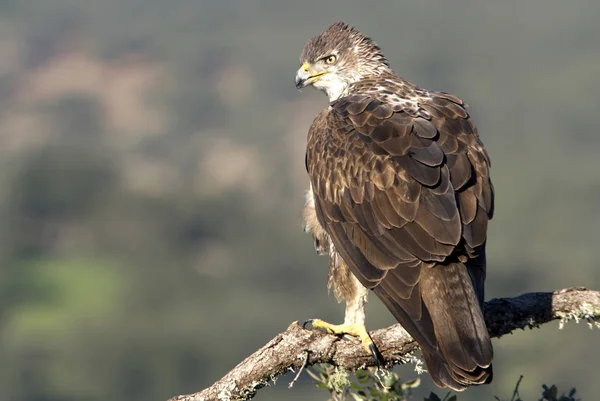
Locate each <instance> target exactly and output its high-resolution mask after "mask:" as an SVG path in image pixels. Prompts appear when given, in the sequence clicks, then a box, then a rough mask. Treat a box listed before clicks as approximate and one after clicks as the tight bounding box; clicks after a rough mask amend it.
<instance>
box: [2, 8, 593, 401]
mask: <svg viewBox="0 0 600 401" xmlns="http://www.w3.org/2000/svg"><path fill="white" fill-rule="evenodd" d="M338 20H344V21H346V22H349V23H351V24H353V25H355V26H357V27H358V28H359V29H360V30H362V31H363V32H365V33H367V34H368V35H370V36H372V37H373V38H374V39H375V40H376V41H377V42H378V43H379V44H380V45H381V46H382V47H383V49H384V52H385V54H386V55H387V57H388V58H389V60H390V61H391V64H392V66H393V68H394V69H395V70H396V71H397V72H398V73H399V74H400V75H402V76H403V77H405V78H407V79H409V80H411V81H413V82H415V83H417V84H419V85H421V86H423V87H426V88H428V89H437V90H444V91H448V92H452V93H455V94H456V95H458V96H460V97H461V98H463V99H464V100H465V101H466V102H467V103H469V104H471V106H472V107H471V112H472V115H473V117H474V120H475V122H476V123H477V125H478V126H479V131H480V134H481V137H482V139H483V141H484V143H485V144H486V147H487V149H488V151H489V153H490V155H491V158H492V164H493V168H492V177H493V180H494V183H495V187H496V193H497V203H496V204H497V208H496V210H497V211H496V215H495V218H494V220H493V222H492V224H491V226H490V233H489V241H488V264H489V267H488V269H489V270H488V271H489V273H488V285H487V289H488V290H487V294H486V295H487V298H491V297H506V296H514V295H518V294H520V293H523V292H530V291H550V290H554V289H559V288H564V287H569V286H587V287H589V288H593V289H600V269H599V268H598V266H599V264H600V262H599V261H598V257H597V253H598V249H599V247H600V211H599V210H598V205H599V204H600V169H599V168H598V152H599V151H600V135H599V131H600V119H599V112H600V106H599V103H598V102H599V99H600V79H599V76H600V23H599V22H598V21H600V3H599V2H598V1H597V0H574V1H568V2H567V1H559V0H524V1H516V0H507V1H502V2H500V1H489V0H488V1H480V0H455V1H452V2H450V1H446V2H444V1H431V0H418V1H417V0H407V1H395V0H394V1H392V0H385V1H380V2H378V3H374V4H372V3H368V2H365V1H342V0H338V1H327V2H323V1H319V0H305V1H300V2H289V3H284V2H282V1H279V0H222V1H218V2H217V1H213V2H208V1H203V0H171V1H163V0H97V1H92V0H87V1H86V0H1V1H0V262H1V264H0V399H2V400H11V401H12V400H14V401H71V400H73V401H75V400H78V401H97V400H98V401H99V400H111V401H126V400H127V401H131V400H165V399H167V398H169V397H171V396H174V395H176V394H183V393H189V392H194V391H197V390H200V389H202V388H204V387H206V386H208V385H209V384H211V383H212V382H213V381H215V380H217V379H218V378H220V377H221V376H222V375H223V374H224V373H226V372H227V371H228V370H229V369H230V368H232V367H233V366H234V365H235V364H237V363H238V362H239V361H240V360H242V359H243V358H244V357H245V356H247V355H249V354H250V353H252V352H253V351H254V350H256V349H257V348H258V347H260V346H262V345H263V344H264V343H265V342H267V341H268V340H269V339H271V338H272V337H273V336H274V335H275V334H276V333H278V332H280V331H283V330H284V329H285V328H286V327H287V326H288V325H289V324H290V322H292V321H294V320H303V319H306V318H310V317H316V316H319V317H322V318H324V319H328V320H330V321H332V322H336V321H340V320H341V319H342V318H343V307H342V306H341V305H338V304H337V303H336V302H335V300H334V299H333V297H329V296H328V295H327V291H326V275H327V267H326V266H327V260H326V259H325V258H318V257H317V256H315V254H314V250H313V246H312V242H311V240H310V238H309V237H308V236H306V235H305V234H303V233H302V230H301V208H302V203H303V194H304V190H305V189H306V188H307V184H308V180H307V177H306V173H305V170H304V160H303V158H304V146H305V141H306V132H307V130H308V127H309V125H310V123H311V121H312V118H313V117H314V116H315V115H316V113H317V112H318V111H319V110H320V109H321V108H323V107H325V105H326V98H325V96H324V95H323V94H321V93H318V92H316V91H313V90H305V91H304V92H303V93H301V94H300V93H298V92H297V91H296V90H295V88H294V85H293V80H294V74H295V71H296V69H297V68H298V65H299V63H298V57H299V55H300V52H301V50H302V46H303V45H304V43H305V42H306V41H307V40H308V39H309V38H310V37H311V36H313V35H315V34H317V33H319V32H320V31H321V30H322V29H324V28H326V27H327V26H328V25H329V24H330V23H332V22H335V21H338ZM391 323H393V319H392V317H391V315H389V314H388V312H387V311H386V310H385V309H384V308H383V307H382V306H381V305H380V304H379V302H378V301H377V300H376V299H375V298H372V300H371V302H370V304H369V309H368V321H367V324H368V327H369V328H371V329H374V328H377V327H381V326H384V325H388V324H391ZM598 339H599V337H598V332H597V331H596V332H594V331H591V330H590V329H589V328H588V327H587V326H586V325H585V324H579V325H576V324H574V323H573V324H569V325H567V326H566V328H565V329H564V330H562V331H559V330H558V323H552V324H548V325H545V326H544V327H543V328H542V329H540V330H535V331H525V332H517V333H515V334H514V335H512V336H506V337H505V338H502V339H500V340H494V346H495V351H496V359H495V381H494V383H493V384H492V385H490V386H486V387H482V388H477V389H471V390H469V391H467V392H466V393H463V394H461V396H460V400H461V401H472V400H492V399H493V396H494V395H498V396H501V397H509V395H510V393H511V391H512V387H513V385H514V383H515V382H516V380H517V379H518V376H519V375H520V374H524V375H525V379H524V381H523V383H522V386H521V394H522V395H523V396H524V397H527V399H534V394H535V395H539V390H538V389H539V386H540V385H541V384H542V383H543V382H553V383H556V384H557V385H559V387H563V388H564V389H565V390H566V387H567V386H575V387H577V388H578V393H580V394H581V396H582V398H583V399H584V400H586V401H587V400H594V399H597V398H598V397H597V396H598V394H600V381H598V380H597V377H598V371H599V370H600V365H599V364H598V361H599V360H600V347H599V344H600V343H599V342H598ZM399 372H400V374H401V376H402V378H403V379H405V380H408V379H411V378H413V377H414V376H415V375H416V374H415V373H414V371H413V367H412V366H404V367H401V368H399ZM290 380H291V377H289V376H286V377H284V378H281V379H280V380H279V381H278V383H277V385H276V386H274V387H270V388H267V389H265V390H263V391H261V392H260V393H259V394H258V397H257V399H259V400H279V399H289V400H302V399H326V397H327V394H326V393H325V392H323V391H322V390H317V389H314V388H313V387H314V386H313V385H312V383H311V381H310V380H309V379H308V378H307V377H304V378H303V379H302V380H300V382H299V383H298V384H297V385H296V386H295V387H294V389H293V390H288V389H287V382H289V381H290ZM423 381H424V382H423V384H422V386H421V389H420V390H419V391H420V392H419V394H426V393H428V392H429V390H430V389H433V387H432V384H431V382H430V381H429V379H428V377H427V376H426V375H424V376H423ZM436 391H437V390H436Z"/></svg>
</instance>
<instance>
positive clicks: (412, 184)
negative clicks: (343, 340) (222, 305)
mask: <svg viewBox="0 0 600 401" xmlns="http://www.w3.org/2000/svg"><path fill="white" fill-rule="evenodd" d="M332 56H333V57H332ZM301 62H302V63H303V66H302V67H301V68H300V70H298V75H297V77H296V84H297V86H298V87H304V86H307V85H313V86H315V87H317V88H319V89H322V90H324V91H325V92H326V93H327V94H328V95H329V98H330V105H329V107H328V108H327V109H325V110H323V111H322V112H321V113H320V114H319V115H318V116H317V117H316V118H315V120H314V122H313V124H312V126H311V127H310V131H309V134H308V147H307V153H306V167H307V170H308V174H309V176H310V182H311V191H312V192H311V193H310V194H309V196H308V200H307V207H306V210H305V222H306V226H307V230H310V231H312V232H313V235H314V236H315V241H316V242H315V244H316V246H318V250H320V251H321V252H323V251H329V253H330V257H331V262H330V271H331V272H332V273H330V280H332V281H333V283H332V286H333V287H334V289H336V288H345V287H348V285H347V284H346V282H348V280H349V279H348V278H347V277H346V275H344V274H343V271H345V269H349V271H351V272H352V274H353V275H354V277H355V280H356V279H357V280H358V282H360V284H362V286H364V287H366V288H367V289H370V290H372V291H373V292H374V293H375V294H376V295H377V297H378V298H379V299H381V301H382V302H383V303H384V304H385V305H386V306H387V308H388V309H389V310H390V312H391V313H392V314H393V315H394V317H395V318H396V319H397V320H398V322H400V324H402V326H403V327H404V328H405V329H406V330H407V331H408V332H409V333H410V334H411V335H412V336H413V337H414V338H415V339H416V340H417V342H418V343H419V345H420V347H421V349H422V352H423V356H424V359H425V361H426V364H427V368H428V370H429V372H430V374H431V376H432V378H433V380H434V382H435V383H436V384H437V385H438V386H442V387H445V386H447V387H451V388H453V389H456V390H463V389H465V388H466V387H467V386H469V385H475V384H483V383H489V382H490V381H491V379H492V366H491V362H492V356H493V351H492V344H491V342H490V338H489V335H488V332H487V329H486V327H485V323H484V320H483V316H482V312H481V306H482V303H483V292H484V289H483V283H484V280H485V266H486V262H485V243H486V235H487V234H486V232H487V224H488V220H489V219H491V217H492V214H493V208H494V204H493V202H494V200H493V188H492V184H491V181H490V178H489V165H490V162H489V158H488V155H487V153H486V151H485V149H484V148H483V144H482V143H481V141H480V139H479V136H478V134H477V129H476V128H475V125H474V124H473V122H472V121H471V119H470V117H469V114H468V113H467V111H466V110H465V104H464V103H463V102H462V101H461V100H460V99H459V98H457V97H455V96H453V95H450V94H447V93H441V92H433V91H427V90H424V89H420V88H418V87H416V86H415V85H413V84H411V83H409V82H407V81H405V80H403V79H402V78H400V77H399V76H398V75H396V74H395V73H394V72H393V71H392V70H391V69H390V68H389V66H388V63H387V61H386V59H385V57H384V56H383V55H382V54H381V51H380V48H379V47H378V46H377V45H376V44H375V43H374V42H373V41H372V40H371V39H369V38H367V37H365V36H364V35H362V34H361V33H360V32H358V31H357V30H355V29H354V28H352V27H349V26H348V25H346V24H343V23H337V24H334V25H332V26H331V27H329V28H328V29H327V30H325V31H324V32H323V33H321V34H320V35H318V36H316V37H315V38H313V39H311V41H309V42H308V43H307V45H306V46H305V48H304V51H303V54H302V57H301ZM311 219H312V220H311ZM340 257H341V261H340V260H339V258H340ZM336 269H338V270H337V271H338V273H337V277H338V278H337V281H338V282H335V281H336V276H335V274H336ZM340 271H341V272H342V273H340ZM344 277H346V279H344ZM354 277H353V278H354ZM344 280H345V281H344ZM361 294H362V293H361V292H360V291H354V292H352V291H346V292H345V293H342V292H341V291H337V292H336V295H338V297H341V298H344V299H345V300H346V302H347V303H349V302H356V301H355V299H353V298H355V297H359V296H362V295H361ZM361 307H362V304H361ZM347 311H348V308H347ZM347 313H348V312H347ZM347 319H348V318H347Z"/></svg>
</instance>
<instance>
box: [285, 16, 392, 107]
mask: <svg viewBox="0 0 600 401" xmlns="http://www.w3.org/2000/svg"><path fill="white" fill-rule="evenodd" d="M300 63H301V64H302V65H301V66H300V68H299V69H298V72H297V73H296V88H298V89H301V88H304V87H306V86H309V85H312V86H314V87H315V88H317V89H321V90H322V91H324V92H325V93H327V96H328V97H329V100H330V101H334V100H337V99H339V98H340V97H342V96H344V95H345V94H346V91H347V89H348V86H349V85H350V84H352V83H354V82H357V81H360V80H361V79H363V78H365V77H367V76H373V75H378V74H381V73H383V72H388V71H390V69H389V64H388V62H387V60H386V58H385V57H384V56H383V54H382V53H381V49H380V48H379V46H377V44H376V43H375V42H374V41H373V40H371V38H368V37H366V36H365V35H363V34H362V33H360V32H359V31H358V30H357V29H355V28H353V27H351V26H349V25H348V24H345V23H343V22H337V23H335V24H333V25H331V26H330V27H329V28H327V29H326V30H324V31H323V32H321V33H320V34H319V35H317V36H315V37H313V38H312V39H311V40H309V41H308V43H307V44H306V45H305V46H304V50H302V56H300Z"/></svg>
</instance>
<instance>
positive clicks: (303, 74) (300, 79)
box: [296, 63, 326, 89]
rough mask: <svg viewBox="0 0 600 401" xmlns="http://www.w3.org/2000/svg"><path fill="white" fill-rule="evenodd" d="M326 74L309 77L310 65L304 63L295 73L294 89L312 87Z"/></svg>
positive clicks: (321, 73)
mask: <svg viewBox="0 0 600 401" xmlns="http://www.w3.org/2000/svg"><path fill="white" fill-rule="evenodd" d="M325 74H326V72H320V73H317V74H314V75H311V72H310V64H308V63H304V64H302V66H301V67H300V68H298V71H297V72H296V89H302V88H305V87H307V86H308V85H312V84H313V83H314V82H315V81H316V80H317V79H319V77H320V76H322V75H325Z"/></svg>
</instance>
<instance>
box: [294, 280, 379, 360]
mask: <svg viewBox="0 0 600 401" xmlns="http://www.w3.org/2000/svg"><path fill="white" fill-rule="evenodd" d="M361 287H362V286H361ZM362 288H364V287H362ZM359 292H360V293H359V294H356V296H355V297H353V298H351V299H346V316H345V319H344V323H343V324H331V323H327V322H325V321H323V320H321V319H309V320H307V321H306V322H304V324H303V326H304V327H306V325H307V324H309V323H311V324H312V327H313V328H315V329H322V330H325V331H326V332H327V333H329V334H335V335H340V336H343V335H349V336H353V337H357V338H358V339H360V342H361V344H362V346H363V348H364V349H365V350H366V351H367V352H368V353H370V354H371V355H373V358H374V359H375V362H376V363H377V364H379V365H381V364H382V362H383V360H382V358H381V354H380V353H379V351H378V350H377V347H376V346H375V344H374V343H373V340H372V339H371V336H369V333H368V332H367V328H366V327H365V310H364V307H365V302H366V301H367V290H366V289H364V291H359Z"/></svg>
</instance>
